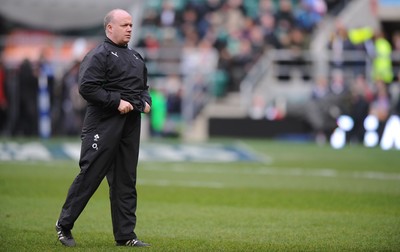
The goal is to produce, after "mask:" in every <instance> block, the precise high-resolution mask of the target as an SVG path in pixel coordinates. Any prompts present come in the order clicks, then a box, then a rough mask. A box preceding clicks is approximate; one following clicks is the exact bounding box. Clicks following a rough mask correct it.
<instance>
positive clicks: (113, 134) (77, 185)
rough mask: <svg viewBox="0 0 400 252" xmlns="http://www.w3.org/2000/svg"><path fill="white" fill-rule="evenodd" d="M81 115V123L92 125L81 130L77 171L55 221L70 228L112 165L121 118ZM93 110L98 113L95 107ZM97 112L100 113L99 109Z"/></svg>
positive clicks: (121, 128)
mask: <svg viewBox="0 0 400 252" xmlns="http://www.w3.org/2000/svg"><path fill="white" fill-rule="evenodd" d="M91 112H93V110H91V111H89V117H87V118H85V121H86V124H85V125H94V127H92V128H90V127H89V129H88V131H85V130H83V133H82V146H81V157H80V161H79V165H80V172H79V174H78V175H77V177H76V178H75V180H74V181H73V183H72V185H71V187H70V188H69V191H68V195H67V198H66V200H65V203H64V205H63V207H62V210H61V214H60V217H59V224H60V225H61V226H63V227H64V228H67V229H72V228H73V226H74V223H75V221H76V220H77V219H78V217H79V215H80V214H81V213H82V211H83V209H84V208H85V206H86V205H87V203H88V202H89V200H90V198H91V197H92V196H93V194H94V192H95V191H96V190H97V188H98V187H99V185H100V184H101V182H102V180H103V179H104V177H105V176H106V174H107V172H108V171H109V170H110V168H111V167H112V166H113V165H114V161H115V157H116V153H117V150H118V146H119V140H120V138H121V135H122V131H123V126H124V121H125V117H123V116H121V115H120V114H119V113H115V114H114V115H104V114H103V115H102V114H96V113H94V114H95V115H92V117H91ZM97 112H99V111H98V110H97ZM100 113H101V112H100Z"/></svg>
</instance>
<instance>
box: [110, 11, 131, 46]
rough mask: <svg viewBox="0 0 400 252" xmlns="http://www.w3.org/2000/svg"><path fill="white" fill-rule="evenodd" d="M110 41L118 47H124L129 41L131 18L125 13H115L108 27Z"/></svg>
mask: <svg viewBox="0 0 400 252" xmlns="http://www.w3.org/2000/svg"><path fill="white" fill-rule="evenodd" d="M107 29H109V34H110V35H109V36H110V39H111V40H112V41H113V42H114V43H116V44H118V45H126V44H128V42H129V40H130V39H131V33H132V17H131V16H130V15H129V13H127V12H125V11H117V12H116V13H115V14H114V18H113V20H112V21H111V23H110V24H109V25H108V27H107Z"/></svg>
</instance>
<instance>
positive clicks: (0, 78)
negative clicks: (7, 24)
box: [0, 57, 8, 135]
mask: <svg viewBox="0 0 400 252" xmlns="http://www.w3.org/2000/svg"><path fill="white" fill-rule="evenodd" d="M7 108H8V102H7V90H6V71H5V68H4V65H3V62H2V61H1V57H0V135H1V133H2V132H3V130H4V128H5V126H6V122H7V117H8V114H7V111H8V109H7Z"/></svg>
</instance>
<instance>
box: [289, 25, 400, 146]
mask: <svg viewBox="0 0 400 252" xmlns="http://www.w3.org/2000/svg"><path fill="white" fill-rule="evenodd" d="M327 48H328V49H329V52H330V53H331V58H330V71H329V72H328V73H326V74H319V75H317V76H314V78H313V80H312V85H313V87H312V92H311V94H310V97H309V100H308V101H307V102H305V104H303V105H302V106H299V105H298V104H297V105H296V106H295V107H293V108H289V109H288V110H290V111H287V112H288V115H295V116H301V117H302V118H303V119H305V121H306V122H307V123H308V124H309V125H310V127H311V128H312V130H313V133H314V134H315V137H316V140H317V141H319V142H324V141H326V139H327V137H328V136H329V135H330V133H331V132H332V131H333V130H334V129H335V128H336V127H337V122H336V120H337V118H338V117H339V116H340V115H349V116H351V118H352V119H353V121H354V126H353V127H352V129H351V131H350V132H349V141H351V142H362V141H363V137H364V134H365V132H366V129H365V125H364V121H365V119H366V118H367V116H369V115H371V116H374V118H376V119H377V121H378V123H379V127H378V133H379V134H380V135H381V134H382V131H383V128H384V125H385V123H386V121H387V120H388V118H389V117H390V115H399V114H400V98H399V97H400V30H398V31H395V32H394V33H393V35H392V36H391V37H388V36H385V34H384V33H383V32H382V31H381V30H373V29H371V28H370V27H359V28H354V29H347V28H346V27H345V25H343V23H342V22H341V21H340V20H339V19H338V20H337V21H336V27H335V31H334V33H333V34H332V36H331V39H330V41H329V44H328V45H327Z"/></svg>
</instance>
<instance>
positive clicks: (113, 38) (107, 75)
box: [56, 9, 151, 247]
mask: <svg viewBox="0 0 400 252" xmlns="http://www.w3.org/2000/svg"><path fill="white" fill-rule="evenodd" d="M104 28H105V33H106V39H105V41H104V42H103V43H102V44H100V45H98V46H97V47H96V48H94V49H93V50H91V51H90V52H89V53H88V54H87V55H86V57H85V58H84V59H83V61H82V63H81V67H80V70H79V84H80V87H79V92H80V94H81V95H82V97H83V98H84V99H85V100H86V101H87V103H88V106H87V111H86V116H85V120H84V125H83V129H82V135H81V139H82V146H81V157H80V161H79V166H80V173H79V174H78V176H77V177H76V178H75V180H74V181H73V183H72V185H71V187H70V188H69V191H68V195H67V198H66V201H65V203H64V205H63V207H62V210H61V214H60V217H59V219H58V220H57V223H56V231H57V233H58V240H59V241H60V242H61V243H62V244H63V245H65V246H68V247H72V246H75V244H76V243H75V240H74V238H73V237H72V234H71V229H72V228H73V226H74V223H75V221H76V220H77V218H78V217H79V215H80V214H81V212H82V211H83V209H84V208H85V206H86V204H87V203H88V201H89V199H90V198H91V196H92V195H93V194H94V192H95V191H96V190H97V188H98V186H99V185H100V183H101V181H102V180H103V179H104V177H107V181H108V184H109V187H110V202H111V216H112V224H113V233H114V238H115V241H116V245H117V246H135V247H144V246H149V244H147V243H144V242H142V241H140V240H138V239H137V236H136V234H135V232H134V229H135V225H136V215H135V212H136V203H137V193H136V170H137V163H138V154H139V141H140V140H139V138H140V119H141V112H143V113H149V112H150V108H151V107H150V106H151V98H150V95H149V92H148V88H149V87H148V86H147V69H146V66H145V63H144V61H143V58H142V57H141V56H140V55H139V53H137V52H136V51H134V50H132V49H130V48H128V46H127V44H128V42H129V40H130V38H131V32H132V18H131V16H130V15H129V13H127V12H126V11H124V10H121V9H115V10H112V11H110V12H109V13H108V14H107V15H106V17H105V18H104Z"/></svg>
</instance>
